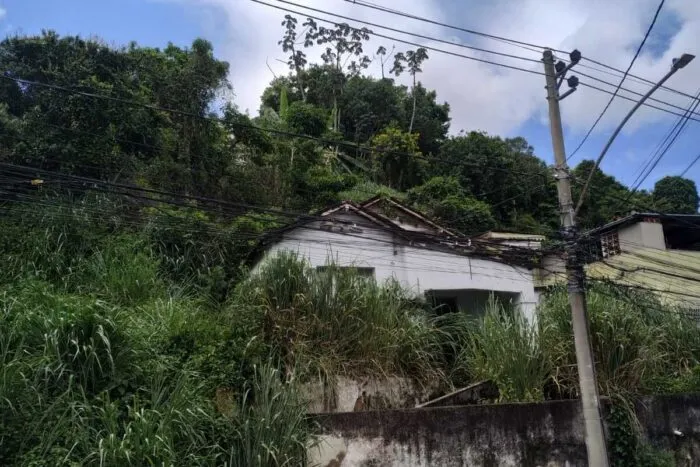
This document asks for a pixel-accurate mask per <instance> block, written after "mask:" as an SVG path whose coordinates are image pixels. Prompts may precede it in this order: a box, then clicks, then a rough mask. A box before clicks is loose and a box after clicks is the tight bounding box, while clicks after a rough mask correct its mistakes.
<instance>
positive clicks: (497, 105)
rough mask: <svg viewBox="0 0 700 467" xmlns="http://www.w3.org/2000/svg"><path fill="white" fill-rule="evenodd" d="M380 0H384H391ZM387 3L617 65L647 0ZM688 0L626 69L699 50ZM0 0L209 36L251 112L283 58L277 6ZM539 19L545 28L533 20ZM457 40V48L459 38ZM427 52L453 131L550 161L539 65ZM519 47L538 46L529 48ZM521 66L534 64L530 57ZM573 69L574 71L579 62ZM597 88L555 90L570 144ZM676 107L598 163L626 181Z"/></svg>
mask: <svg viewBox="0 0 700 467" xmlns="http://www.w3.org/2000/svg"><path fill="white" fill-rule="evenodd" d="M297 1H298V2H299V3H303V4H309V5H314V6H316V7H319V8H325V9H328V10H333V11H334V12H339V11H342V12H343V13H344V14H346V15H350V16H353V17H359V18H361V19H365V20H372V21H375V22H379V23H381V24H392V25H396V18H395V17H393V18H388V17H386V16H381V17H379V16H377V15H376V13H375V12H371V11H367V9H358V8H359V7H357V6H355V7H354V8H353V6H352V5H348V4H347V2H342V1H341V0H327V1H321V0H297ZM272 2H273V3H274V0H272ZM380 3H382V4H385V5H388V6H392V5H391V3H392V2H391V1H387V2H380ZM393 3H396V6H394V7H395V8H399V9H401V10H403V11H411V12H414V13H417V14H418V15H421V16H425V17H430V18H436V19H443V20H446V21H447V22H450V23H456V24H460V25H463V26H465V27H469V28H473V29H478V30H481V31H485V32H490V33H494V34H501V35H504V36H508V37H514V38H518V39H521V40H525V41H528V42H533V43H544V44H551V45H552V46H554V47H558V48H565V49H567V50H569V49H571V48H573V47H578V48H580V49H581V50H582V52H583V53H584V56H591V57H595V58H598V59H600V60H601V61H604V62H605V63H611V64H613V65H615V66H617V67H618V68H626V66H627V64H628V63H629V60H630V59H631V56H632V54H633V53H634V50H635V49H636V46H637V45H638V44H639V42H640V41H641V37H642V35H643V32H644V30H645V29H646V27H647V26H648V23H649V21H650V19H651V16H652V14H653V10H654V9H655V7H656V2H655V1H652V0H640V1H638V2H637V1H635V0H619V1H617V2H612V3H615V5H613V6H610V5H607V3H608V2H603V1H602V0H592V1H590V2H587V3H585V4H583V5H581V2H574V1H573V0H571V1H570V0H561V1H558V2H552V3H551V5H548V6H547V8H546V9H544V10H543V9H542V8H541V6H542V4H543V3H547V2H543V1H540V0H495V1H493V2H483V1H481V0H472V2H471V3H472V6H473V8H472V9H471V10H470V14H469V15H467V16H465V17H464V18H461V17H460V14H462V13H463V12H464V10H463V9H460V8H456V7H455V2H452V1H451V0H450V1H444V0H443V1H437V0H404V1H402V2H397V1H395V2H393ZM696 3H700V2H696V1H694V0H670V1H668V2H667V4H668V5H667V6H665V7H664V10H663V13H662V15H661V17H660V19H659V21H658V23H657V25H656V26H655V29H654V33H653V34H652V36H651V37H650V39H649V42H648V45H647V46H646V47H645V49H644V52H643V54H642V56H640V58H639V59H638V63H637V64H636V65H635V68H633V70H632V72H633V73H634V74H638V75H640V76H644V77H647V78H649V79H653V80H656V79H658V77H660V76H662V75H663V74H664V72H665V70H666V67H667V66H668V64H670V57H671V56H674V53H677V52H680V51H685V52H689V53H696V54H697V52H699V51H698V50H693V49H695V47H697V44H700V26H698V25H699V24H700V7H696V5H695V4H696ZM504 6H508V8H503V7H504ZM0 8H2V9H3V10H4V11H5V13H4V15H1V16H2V17H1V18H0V28H2V31H3V33H4V34H13V33H19V34H35V33H38V32H40V31H41V30H42V29H54V30H56V31H58V32H59V33H61V34H79V35H81V36H99V37H101V38H102V39H104V40H105V41H107V42H108V43H110V44H113V45H124V44H127V43H128V42H129V41H132V40H134V41H136V42H138V43H139V44H142V45H149V46H158V47H163V46H165V45H166V44H167V43H168V42H173V43H175V44H177V45H180V46H187V45H189V44H190V43H191V42H192V40H193V39H195V38H196V37H204V38H206V39H208V40H210V41H211V42H212V43H213V44H214V48H215V51H216V53H217V54H218V55H219V57H220V58H222V59H224V60H228V61H229V62H231V64H232V75H231V81H232V84H233V86H234V92H235V93H236V102H237V104H239V106H241V107H242V108H244V109H250V110H251V111H252V112H255V110H256V109H257V102H258V97H259V94H260V91H262V88H263V87H264V85H265V83H267V82H268V81H269V80H270V79H271V78H272V74H271V73H270V71H269V70H268V68H267V65H266V63H265V62H266V60H267V61H268V62H272V63H271V65H272V66H273V69H274V70H275V72H276V73H283V72H284V69H283V67H281V66H280V65H279V64H278V63H277V62H276V60H274V59H276V58H283V57H282V54H281V52H279V51H278V50H277V48H278V46H277V44H276V41H277V38H278V36H279V34H280V32H281V30H280V28H279V20H280V19H281V17H282V15H283V14H284V13H281V12H278V11H272V10H271V9H269V8H266V7H265V6H262V5H258V4H254V3H252V2H250V1H248V0H157V1H156V0H120V1H117V0H100V1H95V0H64V1H54V0H0ZM625 8H627V10H625ZM611 9H612V10H611ZM460 12H461V13H460ZM606 21H607V22H606ZM542 22H544V23H545V24H546V26H547V27H546V28H542ZM395 27H396V26H395ZM405 27H406V30H411V31H418V32H421V33H423V34H428V35H431V36H433V37H441V38H448V39H450V40H457V41H460V42H463V43H466V44H471V45H478V46H482V47H486V48H490V49H493V50H501V51H504V52H509V53H525V52H523V51H522V50H520V49H513V48H508V47H506V46H505V45H503V44H501V43H496V42H493V41H490V42H489V41H488V40H485V39H478V38H474V36H469V35H466V34H461V33H460V34H457V33H455V32H454V31H444V30H441V29H437V28H435V27H433V26H429V25H425V23H416V22H413V23H410V24H406V26H405ZM543 29H545V31H544V32H543ZM441 47H443V48H444V46H441ZM448 47H449V46H448ZM459 50H460V52H464V50H463V49H459ZM430 55H431V58H430V60H429V62H428V64H427V65H426V66H425V72H424V74H423V76H422V80H423V81H424V82H425V84H426V85H427V86H428V87H432V88H435V89H436V90H437V92H438V96H439V98H441V99H445V100H448V101H449V103H450V105H451V107H452V110H453V112H452V114H453V131H454V132H455V133H456V132H457V131H459V130H460V129H465V130H485V131H488V132H489V133H491V134H499V135H502V136H517V135H520V136H524V137H525V138H526V139H527V140H528V141H529V142H530V144H532V145H533V146H534V147H535V152H536V153H537V154H538V155H539V156H540V157H542V158H543V159H545V160H547V161H551V141H550V139H549V129H548V126H547V120H546V101H545V100H544V90H543V89H542V86H543V82H541V80H540V77H538V76H521V75H524V74H523V73H518V72H513V73H510V72H502V71H500V70H498V69H497V70H493V67H482V66H478V67H477V66H476V65H473V64H472V62H467V61H465V60H461V61H458V60H455V59H454V58H449V60H448V59H447V58H445V57H443V56H439V54H436V53H431V54H430ZM530 57H531V58H538V57H537V56H535V55H533V54H530ZM502 61H503V62H504V63H506V61H505V60H502ZM507 63H511V62H507ZM532 66H533V69H535V70H539V66H538V65H537V64H535V65H532ZM470 67H471V68H470ZM581 71H582V72H584V70H583V69H582V70H581ZM585 73H593V74H594V75H596V76H599V77H601V78H604V79H606V80H609V81H612V82H617V80H618V78H616V77H613V76H608V75H603V74H596V72H594V71H592V70H590V69H586V70H585ZM682 75H684V76H682ZM698 78H700V59H698V60H697V63H692V64H691V65H689V66H688V68H687V69H685V70H683V71H682V72H679V73H678V75H677V76H674V77H673V78H672V79H671V80H670V81H669V83H668V84H669V86H672V87H676V88H678V89H681V90H683V91H684V92H688V93H691V94H695V93H696V91H697V86H699V85H700V84H698V83H700V79H698ZM582 81H583V79H582ZM628 86H629V87H631V88H633V89H635V90H638V91H640V92H642V91H643V92H645V91H646V89H648V88H644V86H643V85H641V84H638V83H634V82H626V83H625V87H628ZM603 87H604V86H603ZM655 97H657V98H659V99H664V100H668V101H672V102H673V103H674V104H676V105H680V106H682V107H686V106H687V105H688V103H689V99H687V98H682V97H681V96H677V95H673V94H670V93H665V92H663V91H662V92H659V93H658V94H656V95H655ZM607 98H608V96H606V95H599V93H597V92H595V91H593V90H591V89H586V88H581V89H579V90H578V91H577V92H576V93H575V94H574V95H573V96H571V97H570V98H567V99H566V100H564V101H563V102H562V107H563V113H564V121H565V134H566V145H567V150H568V151H573V149H574V148H575V147H576V146H577V145H578V143H579V141H580V140H581V138H582V137H583V135H584V134H585V132H586V130H587V128H588V127H589V126H590V124H591V123H592V122H593V120H594V119H595V117H596V116H597V114H598V112H600V110H601V109H602V107H603V106H604V105H605V103H606V101H607ZM630 105H631V104H627V103H625V102H624V101H620V102H619V103H618V101H616V103H615V104H614V105H613V106H612V107H611V111H610V116H609V117H606V119H604V120H603V121H602V122H601V125H600V128H599V129H598V130H597V131H596V132H594V133H593V135H592V136H591V137H590V138H589V140H588V141H587V143H586V144H585V146H584V147H583V148H582V150H581V151H579V153H578V154H577V155H576V157H575V158H574V159H573V160H572V162H573V163H575V162H576V161H578V160H581V158H595V157H596V156H597V155H598V151H600V149H601V148H602V146H603V145H604V143H605V141H606V140H607V137H608V136H609V135H610V133H611V132H612V130H613V128H614V126H615V124H616V123H617V122H619V121H620V119H621V118H622V116H623V115H624V114H625V113H626V111H627V110H628V109H629V106H630ZM675 118H676V117H673V116H668V115H666V114H664V113H662V112H659V111H654V110H651V111H645V112H640V115H639V116H637V117H635V118H634V119H633V120H632V121H631V122H630V125H629V129H627V130H626V131H624V132H623V133H622V134H621V136H620V137H619V138H618V139H617V140H616V142H615V143H614V145H613V147H612V149H611V151H610V152H609V154H608V156H607V157H606V160H605V162H604V163H603V168H604V170H605V171H606V172H608V173H611V174H613V175H614V176H616V177H617V178H618V179H619V180H621V181H622V182H624V183H627V184H629V183H631V182H632V181H633V180H634V179H635V176H636V173H637V171H638V170H639V168H640V167H641V166H642V164H643V163H644V162H645V161H646V159H647V158H648V157H649V156H650V154H651V152H652V151H653V149H654V148H655V146H656V145H657V144H658V143H659V142H660V141H661V139H662V138H663V136H664V135H665V133H666V131H667V130H668V128H669V127H670V125H672V124H673V122H674V120H675ZM699 124H700V122H690V123H689V124H688V126H687V129H686V130H685V132H684V134H682V135H681V137H679V138H678V140H677V141H676V143H675V144H674V146H673V147H672V149H671V150H670V151H669V153H668V154H667V155H666V156H665V157H664V159H663V160H662V161H661V163H660V164H659V166H658V168H657V169H656V170H655V171H654V172H653V173H652V174H651V176H650V177H649V178H648V179H647V180H646V182H645V183H644V185H643V188H650V187H651V186H653V183H654V182H655V181H656V180H657V179H659V178H661V177H662V176H664V175H675V174H679V173H680V172H681V171H682V170H683V169H684V168H685V167H686V165H687V164H688V163H689V162H690V161H691V160H692V159H694V158H695V156H697V155H698V153H700V144H698V143H700V139H698V138H699V137H698V136H697V135H698V128H699V127H698V125H699ZM687 176H688V177H690V178H693V179H694V180H695V181H696V183H698V182H700V163H699V164H698V165H697V166H696V167H694V168H693V169H692V170H691V171H690V172H689V173H688V174H687Z"/></svg>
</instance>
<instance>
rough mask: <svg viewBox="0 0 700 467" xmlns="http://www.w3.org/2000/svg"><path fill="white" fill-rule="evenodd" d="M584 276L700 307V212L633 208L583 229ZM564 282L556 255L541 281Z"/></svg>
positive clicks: (546, 260) (542, 283) (547, 261)
mask: <svg viewBox="0 0 700 467" xmlns="http://www.w3.org/2000/svg"><path fill="white" fill-rule="evenodd" d="M585 237H588V238H589V239H590V240H589V241H588V242H587V245H586V247H587V251H586V253H587V255H586V256H587V258H588V259H587V261H588V263H589V264H588V265H587V266H586V276H587V277H588V278H590V279H594V280H595V279H603V280H611V281H613V282H615V283H617V284H620V285H623V286H626V287H630V288H636V289H646V290H651V291H653V292H654V293H656V294H657V296H658V297H659V298H660V299H661V300H662V301H663V302H665V303H668V304H672V305H678V306H681V307H683V308H687V309H689V310H700V215H690V214H673V215H667V214H664V215H661V214H655V213H632V214H630V215H629V216H626V217H624V218H621V219H618V220H616V221H614V222H611V223H609V224H606V225H604V226H603V227H600V228H597V229H594V230H592V231H590V232H588V233H586V234H585ZM563 281H564V266H563V262H562V261H561V259H560V258H558V257H557V256H548V257H546V258H544V260H543V271H542V276H541V280H540V281H539V282H538V285H540V286H547V285H551V284H554V283H557V282H559V283H561V282H563Z"/></svg>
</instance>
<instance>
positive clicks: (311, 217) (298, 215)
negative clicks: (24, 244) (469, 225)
mask: <svg viewBox="0 0 700 467" xmlns="http://www.w3.org/2000/svg"><path fill="white" fill-rule="evenodd" d="M0 166H10V168H11V169H13V168H17V167H20V168H22V167H21V166H16V165H13V164H5V163H0ZM28 169H30V170H36V169H33V168H28ZM40 172H43V173H48V174H49V175H51V174H54V175H58V176H63V177H65V178H67V179H69V180H75V181H77V182H86V181H87V182H90V183H91V184H92V186H90V185H88V186H87V187H86V189H97V190H98V191H100V189H99V188H98V185H104V186H107V187H116V188H120V189H131V190H135V191H144V192H146V193H153V194H160V195H163V194H166V195H169V196H175V197H182V198H184V199H194V200H197V201H205V202H208V203H214V204H217V205H218V207H220V208H221V207H223V209H224V212H228V213H230V214H233V215H241V214H242V212H241V211H240V208H245V209H251V210H257V211H260V212H263V213H269V214H278V215H280V214H281V215H287V216H290V215H291V216H293V217H294V218H296V220H297V222H299V221H314V220H317V221H319V220H320V221H324V220H325V221H327V220H329V218H328V217H324V216H318V215H316V216H314V215H309V214H303V213H293V212H288V211H281V210H277V209H271V208H265V207H260V206H254V205H248V204H243V203H232V202H226V201H221V200H216V199H213V198H204V197H198V196H191V195H178V194H177V193H171V192H165V191H162V190H154V189H145V188H141V187H137V186H131V185H124V184H115V183H110V182H102V181H99V180H95V179H89V178H87V177H78V176H72V175H67V174H60V173H58V174H57V173H55V172H53V173H52V172H50V171H46V170H40ZM108 192H110V193H116V194H121V195H125V196H129V197H132V198H135V199H144V200H147V201H151V202H160V203H166V204H173V205H176V206H179V207H185V208H193V206H191V205H188V204H186V203H180V202H176V201H173V200H167V199H161V198H148V197H144V196H140V195H136V194H134V193H131V192H124V191H116V192H115V191H108ZM196 208H197V209H203V208H205V206H197V207H196ZM231 208H238V209H236V210H234V211H230V209H231ZM225 209H229V211H225ZM214 213H218V214H220V213H221V212H220V211H219V210H215V211H214ZM348 223H351V224H356V225H363V224H361V223H356V222H348ZM364 226H366V227H369V228H374V229H380V230H381V229H382V228H383V230H385V231H386V232H389V233H392V234H401V235H404V236H409V235H410V236H412V237H413V239H414V240H418V241H420V240H426V239H433V240H437V241H439V242H443V243H444V242H445V241H447V242H448V243H450V244H451V243H452V240H449V239H446V238H445V237H444V236H441V235H437V234H428V233H418V232H407V231H404V230H401V229H400V228H398V227H395V226H392V225H390V222H388V223H387V226H385V227H381V226H379V225H377V224H371V225H369V224H364ZM287 227H288V226H287ZM283 228H286V227H283ZM471 242H472V243H473V244H475V245H477V244H492V245H497V246H499V247H501V248H503V245H501V244H498V243H494V242H488V241H485V240H482V239H473V240H471ZM414 246H415V245H414ZM510 251H511V252H515V251H522V252H524V253H526V254H527V252H530V251H531V250H529V249H524V248H517V247H510Z"/></svg>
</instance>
